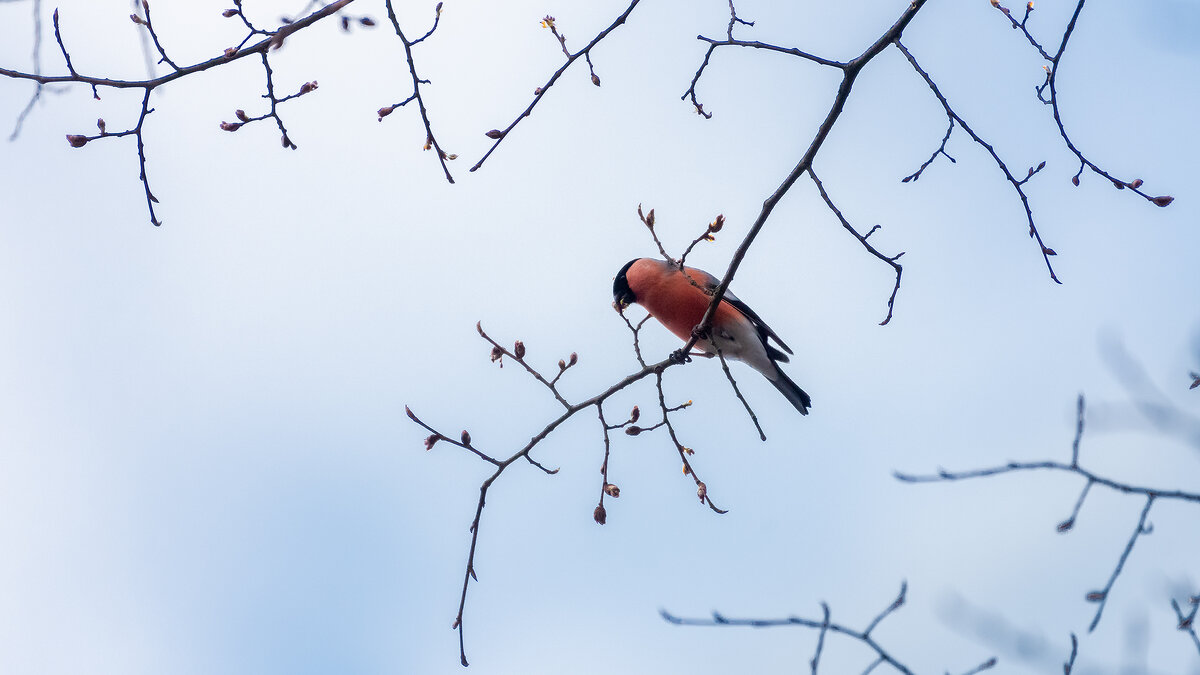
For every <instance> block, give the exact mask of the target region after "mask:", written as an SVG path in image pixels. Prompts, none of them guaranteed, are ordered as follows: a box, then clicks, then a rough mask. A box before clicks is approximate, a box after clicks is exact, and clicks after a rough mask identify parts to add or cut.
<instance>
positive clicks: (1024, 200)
mask: <svg viewBox="0 0 1200 675" xmlns="http://www.w3.org/2000/svg"><path fill="white" fill-rule="evenodd" d="M895 42H896V47H897V48H898V49H899V50H900V51H901V53H903V54H904V57H905V58H907V59H908V62H909V64H911V65H912V67H913V70H915V71H917V73H918V74H919V75H920V76H921V78H922V79H924V80H925V84H926V85H928V86H929V89H930V90H931V91H932V92H933V95H934V96H936V97H937V99H938V102H940V103H941V104H942V108H943V109H945V111H946V116H947V117H949V118H950V119H951V120H953V121H954V122H956V123H958V126H960V127H962V130H963V131H965V132H967V134H968V135H970V137H971V139H972V140H974V141H975V142H976V143H978V144H979V146H980V147H982V148H983V149H984V150H986V151H987V152H988V154H989V155H991V157H992V160H993V161H995V162H996V166H997V167H999V169H1000V171H1001V172H1002V173H1004V177H1005V179H1007V180H1008V182H1009V183H1010V184H1011V185H1012V186H1013V189H1014V190H1016V191H1017V197H1018V198H1020V200H1021V206H1023V207H1024V208H1025V220H1026V222H1028V223H1029V236H1030V237H1032V238H1034V239H1036V240H1037V243H1038V246H1039V247H1040V248H1041V252H1042V258H1043V259H1044V260H1045V261H1046V269H1047V270H1048V271H1049V272H1050V278H1051V279H1053V280H1054V283H1058V284H1061V283H1062V282H1061V281H1059V280H1058V276H1056V275H1055V273H1054V265H1052V264H1051V263H1050V256H1052V255H1057V254H1056V253H1055V251H1054V249H1052V248H1050V247H1049V246H1046V244H1045V242H1043V241H1042V235H1041V233H1040V232H1038V229H1037V224H1036V223H1035V222H1034V220H1033V209H1031V208H1030V206H1029V198H1028V197H1027V196H1026V195H1025V188H1024V187H1023V186H1024V182H1025V181H1024V180H1018V179H1017V178H1016V177H1015V176H1013V174H1012V172H1011V171H1009V169H1008V165H1007V164H1005V163H1004V160H1002V159H1000V155H999V154H997V152H996V149H995V148H993V147H992V146H991V145H990V144H989V143H988V142H987V141H985V140H983V139H982V138H980V136H979V134H976V133H975V131H974V130H972V129H971V127H970V125H968V124H967V122H966V120H964V119H963V118H962V117H960V116H959V114H958V113H956V112H954V109H953V108H951V107H950V102H949V101H947V100H946V97H945V96H944V95H942V92H941V90H940V89H938V86H937V84H935V83H934V81H933V78H932V77H930V76H929V73H927V72H926V71H925V69H924V68H922V67H921V65H920V64H919V63H917V59H916V57H914V56H913V55H912V52H910V51H908V48H907V47H905V46H904V44H903V43H902V42H900V39H899V38H897V39H896V41H895ZM1037 171H1038V170H1035V169H1033V168H1030V170H1029V175H1028V176H1026V177H1025V180H1028V179H1029V177H1030V176H1032V175H1033V174H1035V173H1037Z"/></svg>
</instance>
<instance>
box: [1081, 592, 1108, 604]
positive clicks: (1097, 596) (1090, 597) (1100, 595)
mask: <svg viewBox="0 0 1200 675" xmlns="http://www.w3.org/2000/svg"><path fill="white" fill-rule="evenodd" d="M1106 595H1108V594H1107V593H1105V592H1104V591H1092V592H1091V593H1088V594H1087V595H1086V596H1085V598H1086V599H1087V601H1088V602H1100V601H1101V600H1103V599H1104V596H1106Z"/></svg>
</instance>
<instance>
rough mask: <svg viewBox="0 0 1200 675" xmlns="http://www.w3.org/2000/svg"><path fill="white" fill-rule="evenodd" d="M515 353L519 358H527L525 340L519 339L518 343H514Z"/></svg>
mask: <svg viewBox="0 0 1200 675" xmlns="http://www.w3.org/2000/svg"><path fill="white" fill-rule="evenodd" d="M513 355H514V356H516V357H517V359H518V360H519V359H523V358H525V343H524V342H521V341H520V340H517V342H516V344H514V345H513Z"/></svg>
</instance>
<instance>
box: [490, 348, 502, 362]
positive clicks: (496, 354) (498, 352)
mask: <svg viewBox="0 0 1200 675" xmlns="http://www.w3.org/2000/svg"><path fill="white" fill-rule="evenodd" d="M503 358H504V350H503V349H501V348H499V347H492V362H493V363H494V362H496V361H500V366H501V367H504V362H503V361H501V359H503Z"/></svg>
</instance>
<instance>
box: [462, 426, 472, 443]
mask: <svg viewBox="0 0 1200 675" xmlns="http://www.w3.org/2000/svg"><path fill="white" fill-rule="evenodd" d="M462 444H463V445H470V444H471V434H468V433H467V430H466V429H463V432H462Z"/></svg>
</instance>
